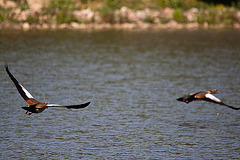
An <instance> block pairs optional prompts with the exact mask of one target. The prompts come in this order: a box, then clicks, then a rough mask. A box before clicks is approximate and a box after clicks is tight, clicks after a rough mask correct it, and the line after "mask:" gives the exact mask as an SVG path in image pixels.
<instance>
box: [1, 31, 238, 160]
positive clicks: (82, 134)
mask: <svg viewBox="0 0 240 160" xmlns="http://www.w3.org/2000/svg"><path fill="white" fill-rule="evenodd" d="M239 42H240V31H239V30H177V31H174V30H163V31H154V30H153V31H147V30H145V31H143V30H137V31H121V30H119V31H114V30H104V31H68V30H56V31H26V32H22V31H0V65H1V66H2V67H1V68H2V69H0V75H1V76H0V91H1V92H0V97H1V98H0V105H1V112H0V113H1V128H0V135H1V147H0V148H1V152H0V159H79V158H82V159H239V158H240V145H239V144H240V136H239V133H240V112H239V111H235V110H232V109H229V108H227V107H224V106H220V105H216V104H211V103H207V102H194V103H190V104H184V103H180V102H178V101H176V98H178V97H180V96H182V95H184V94H187V93H192V92H196V91H199V90H209V89H214V88H217V89H218V90H219V91H220V92H221V94H219V95H217V97H219V98H221V99H222V100H223V101H224V102H225V103H227V104H231V105H233V106H236V107H240V101H239V95H240V94H239V92H240V87H239V86H240V65H239V62H240V45H239V44H240V43H239ZM6 63H7V64H8V65H9V68H10V70H11V72H12V73H13V75H15V77H16V78H17V79H18V80H19V82H20V83H22V84H23V85H24V86H25V87H26V88H27V89H28V90H29V91H30V92H31V93H32V94H33V96H34V97H35V98H36V99H37V100H39V101H43V102H45V101H47V102H51V103H59V104H63V105H65V104H78V103H83V102H87V101H91V102H92V103H91V105H90V106H89V107H88V108H85V109H81V110H67V109H58V108H52V109H47V110H45V111H44V112H42V113H40V114H33V115H31V116H26V115H25V114H24V110H22V109H21V107H22V106H26V103H25V102H24V100H23V99H22V98H21V96H20V95H19V93H18V92H17V90H16V88H15V86H14V85H13V83H12V82H11V81H10V79H9V77H8V76H7V74H6V73H5V70H4V68H3V66H4V64H6Z"/></svg>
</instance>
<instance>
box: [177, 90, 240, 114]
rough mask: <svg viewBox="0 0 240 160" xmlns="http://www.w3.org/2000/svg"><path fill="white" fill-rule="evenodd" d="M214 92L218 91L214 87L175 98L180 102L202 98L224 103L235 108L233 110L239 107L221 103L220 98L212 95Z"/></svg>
mask: <svg viewBox="0 0 240 160" xmlns="http://www.w3.org/2000/svg"><path fill="white" fill-rule="evenodd" d="M216 93H220V92H219V91H218V90H216V89H212V90H210V91H199V92H196V93H192V94H189V95H186V96H184V97H180V98H178V99H177V100H178V101H181V102H185V103H190V102H192V101H199V100H204V101H208V102H212V103H216V104H220V105H224V106H227V107H229V108H231V109H235V110H239V109H240V108H236V107H233V106H229V105H227V104H225V103H223V102H222V101H221V100H220V99H218V98H217V97H215V96H214V95H212V94H216Z"/></svg>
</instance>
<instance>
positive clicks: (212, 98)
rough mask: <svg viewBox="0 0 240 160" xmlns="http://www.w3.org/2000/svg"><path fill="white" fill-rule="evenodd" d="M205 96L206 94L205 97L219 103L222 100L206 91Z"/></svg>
mask: <svg viewBox="0 0 240 160" xmlns="http://www.w3.org/2000/svg"><path fill="white" fill-rule="evenodd" d="M205 96H206V98H209V99H211V100H213V101H215V102H219V103H220V102H222V101H221V100H220V99H218V98H217V97H215V96H214V95H212V94H210V93H207V94H206V95H205Z"/></svg>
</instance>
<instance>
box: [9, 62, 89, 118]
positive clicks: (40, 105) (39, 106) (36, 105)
mask: <svg viewBox="0 0 240 160" xmlns="http://www.w3.org/2000/svg"><path fill="white" fill-rule="evenodd" d="M5 69H6V72H7V73H8V75H9V77H10V78H11V80H12V81H13V83H14V84H15V86H16V88H17V90H18V92H19V93H20V95H21V96H22V97H23V99H24V100H25V101H26V102H27V104H28V105H29V106H28V107H22V108H23V109H24V110H27V111H26V112H25V113H26V114H27V115H31V114H32V113H41V112H43V111H44V110H45V109H46V108H48V107H64V108H73V109H80V108H85V107H87V106H88V105H89V104H90V102H87V103H84V104H79V105H70V106H63V105H59V104H48V103H47V102H39V101H37V100H36V99H35V98H34V97H33V96H32V95H31V93H29V92H28V91H27V89H26V88H24V87H23V86H22V85H21V84H20V83H19V82H18V81H17V80H16V79H15V77H14V76H13V75H12V74H11V72H10V71H9V69H8V66H5Z"/></svg>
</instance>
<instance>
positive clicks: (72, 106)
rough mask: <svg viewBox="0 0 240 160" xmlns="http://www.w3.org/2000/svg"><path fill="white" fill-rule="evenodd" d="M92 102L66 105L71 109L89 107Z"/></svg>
mask: <svg viewBox="0 0 240 160" xmlns="http://www.w3.org/2000/svg"><path fill="white" fill-rule="evenodd" d="M90 103H91V102H87V103H84V104H79V105H71V106H65V107H67V108H69V109H80V108H85V107H87V106H88V105H89V104H90Z"/></svg>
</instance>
